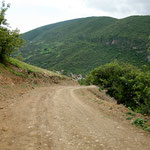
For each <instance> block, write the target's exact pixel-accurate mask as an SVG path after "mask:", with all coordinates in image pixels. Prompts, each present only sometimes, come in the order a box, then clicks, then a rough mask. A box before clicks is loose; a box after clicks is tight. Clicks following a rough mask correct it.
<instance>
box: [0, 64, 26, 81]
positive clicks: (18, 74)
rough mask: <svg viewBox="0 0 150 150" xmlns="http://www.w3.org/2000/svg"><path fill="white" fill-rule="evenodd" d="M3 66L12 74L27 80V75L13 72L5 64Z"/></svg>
mask: <svg viewBox="0 0 150 150" xmlns="http://www.w3.org/2000/svg"><path fill="white" fill-rule="evenodd" d="M2 66H3V67H4V68H5V69H6V70H8V71H10V72H12V73H13V74H15V75H17V76H22V77H24V78H27V76H26V75H25V74H23V73H21V72H16V71H14V70H12V69H11V68H9V67H7V66H6V65H4V64H2Z"/></svg>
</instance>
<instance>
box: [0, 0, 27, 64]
mask: <svg viewBox="0 0 150 150" xmlns="http://www.w3.org/2000/svg"><path fill="white" fill-rule="evenodd" d="M9 7H10V5H9V4H7V5H6V4H5V1H2V6H1V8H0V61H4V60H5V58H7V57H9V56H10V54H11V53H13V52H14V51H16V50H18V49H19V48H20V47H21V46H23V45H24V43H25V41H24V40H23V39H22V38H21V36H20V34H19V30H18V29H15V30H11V28H10V26H9V24H8V23H7V19H6V18H5V15H6V11H7V9H8V8H9Z"/></svg>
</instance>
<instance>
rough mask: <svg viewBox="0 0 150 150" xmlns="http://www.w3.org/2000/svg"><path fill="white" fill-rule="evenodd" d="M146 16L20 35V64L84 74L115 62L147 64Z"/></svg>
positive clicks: (149, 23) (149, 28) (72, 23)
mask: <svg viewBox="0 0 150 150" xmlns="http://www.w3.org/2000/svg"><path fill="white" fill-rule="evenodd" d="M149 36H150V16H131V17H127V18H124V19H115V18H111V17H89V18H81V19H75V20H69V21H64V22H60V23H55V24H51V25H47V26H43V27H40V28H37V29H34V30H31V31H29V32H27V33H24V34H23V38H24V39H25V40H26V41H27V45H26V47H24V48H23V49H21V51H22V54H23V58H24V61H25V62H27V63H30V64H33V65H36V66H39V67H42V68H46V69H51V70H65V71H67V72H73V73H82V74H86V73H88V72H89V71H90V70H92V69H93V68H95V67H97V66H99V65H103V64H105V63H108V62H111V61H113V60H114V59H118V60H119V61H122V62H128V63H131V64H134V65H137V66H142V65H144V64H146V65H149V61H150V54H148V52H147V48H148V37H149Z"/></svg>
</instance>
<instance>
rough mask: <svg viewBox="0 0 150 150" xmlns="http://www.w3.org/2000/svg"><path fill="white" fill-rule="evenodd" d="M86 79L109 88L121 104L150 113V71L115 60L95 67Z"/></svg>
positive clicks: (110, 92) (88, 81) (108, 90)
mask: <svg viewBox="0 0 150 150" xmlns="http://www.w3.org/2000/svg"><path fill="white" fill-rule="evenodd" d="M86 81H87V83H92V84H94V85H98V86H99V87H100V88H103V89H107V94H109V95H110V96H112V97H114V98H115V99H116V100H117V102H118V103H119V104H120V103H121V104H124V105H125V106H127V107H130V108H131V109H132V110H136V111H137V112H141V113H143V114H149V115H150V71H148V70H146V69H144V70H142V69H138V68H137V67H135V66H132V65H129V64H119V63H118V62H117V61H116V60H115V61H114V62H113V63H109V64H106V65H104V66H100V67H98V68H96V69H94V70H93V71H92V72H91V73H90V74H89V75H88V77H87V78H86Z"/></svg>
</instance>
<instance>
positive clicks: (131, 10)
mask: <svg viewBox="0 0 150 150" xmlns="http://www.w3.org/2000/svg"><path fill="white" fill-rule="evenodd" d="M1 1H2V0H1ZM5 1H6V3H11V8H10V9H9V10H8V13H7V18H8V22H9V23H10V25H11V26H12V27H13V28H15V27H18V28H19V29H20V30H21V32H25V31H28V30H31V29H33V28H36V27H39V26H42V25H46V24H51V23H54V22H59V21H63V20H69V19H74V18H81V17H88V16H112V17H117V18H121V17H126V16H129V15H136V14H150V9H149V8H150V1H149V0H5Z"/></svg>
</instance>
